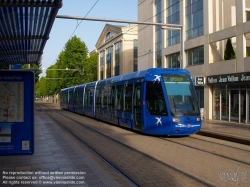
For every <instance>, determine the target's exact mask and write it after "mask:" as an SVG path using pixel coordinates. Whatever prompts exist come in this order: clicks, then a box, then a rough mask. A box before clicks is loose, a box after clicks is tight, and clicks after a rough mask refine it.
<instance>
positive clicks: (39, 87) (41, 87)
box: [35, 77, 47, 98]
mask: <svg viewBox="0 0 250 187" xmlns="http://www.w3.org/2000/svg"><path fill="white" fill-rule="evenodd" d="M46 82H47V81H46V77H41V78H40V80H39V81H38V82H37V83H36V85H35V95H36V97H37V98H41V96H45V95H47V91H46Z"/></svg>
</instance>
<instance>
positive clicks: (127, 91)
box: [124, 84, 133, 112]
mask: <svg viewBox="0 0 250 187" xmlns="http://www.w3.org/2000/svg"><path fill="white" fill-rule="evenodd" d="M124 96H125V98H124V99H125V111H127V112H132V96H133V84H129V85H127V86H126V87H124Z"/></svg>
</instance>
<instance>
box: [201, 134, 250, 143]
mask: <svg viewBox="0 0 250 187" xmlns="http://www.w3.org/2000/svg"><path fill="white" fill-rule="evenodd" d="M196 134H198V135H201V136H208V137H212V138H217V139H221V140H227V141H231V142H236V143H240V144H244V145H250V139H247V138H243V137H238V136H232V135H228V134H223V133H216V132H211V131H206V130H200V131H199V132H197V133H196Z"/></svg>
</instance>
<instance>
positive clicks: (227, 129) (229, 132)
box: [197, 120, 250, 145]
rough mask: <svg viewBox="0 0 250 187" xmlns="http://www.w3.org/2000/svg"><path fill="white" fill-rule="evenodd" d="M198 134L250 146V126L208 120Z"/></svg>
mask: <svg viewBox="0 0 250 187" xmlns="http://www.w3.org/2000/svg"><path fill="white" fill-rule="evenodd" d="M197 134H200V135H205V136H210V137H214V138H219V139H223V140H228V141H232V142H237V143H242V144H246V145H250V124H242V123H235V122H227V121H220V120H206V121H203V123H202V128H201V130H200V131H199V132H198V133H197Z"/></svg>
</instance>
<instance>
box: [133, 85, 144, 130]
mask: <svg viewBox="0 0 250 187" xmlns="http://www.w3.org/2000/svg"><path fill="white" fill-rule="evenodd" d="M141 87H142V85H141V83H136V84H135V94H134V128H135V129H141V128H142V115H141Z"/></svg>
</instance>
